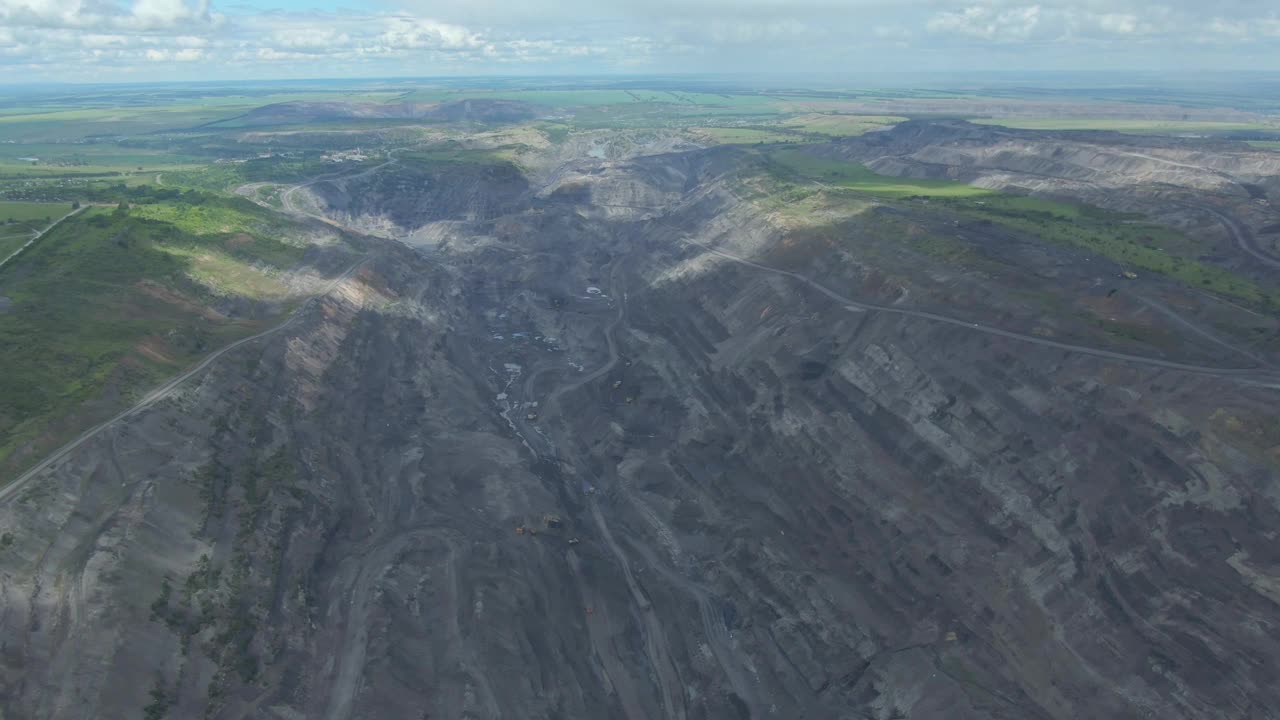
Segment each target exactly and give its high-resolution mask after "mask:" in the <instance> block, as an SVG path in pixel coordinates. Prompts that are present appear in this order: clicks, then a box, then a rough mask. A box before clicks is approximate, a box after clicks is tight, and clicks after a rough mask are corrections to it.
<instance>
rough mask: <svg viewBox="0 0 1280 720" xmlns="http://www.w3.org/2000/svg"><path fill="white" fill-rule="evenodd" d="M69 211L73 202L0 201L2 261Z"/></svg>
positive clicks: (0, 257)
mask: <svg viewBox="0 0 1280 720" xmlns="http://www.w3.org/2000/svg"><path fill="white" fill-rule="evenodd" d="M69 212H71V203H34V202H4V201H0V261H3V260H4V259H5V258H7V257H9V255H10V253H13V252H14V251H16V250H17V249H18V248H20V247H22V245H23V244H24V243H26V242H27V241H28V240H30V239H31V238H32V237H33V236H34V235H35V234H36V233H37V232H39V231H40V230H43V229H44V228H46V227H48V226H49V224H50V223H52V222H53V221H55V220H57V219H58V218H60V217H62V216H63V215H66V214H67V213H69Z"/></svg>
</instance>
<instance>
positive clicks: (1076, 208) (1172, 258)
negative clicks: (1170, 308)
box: [762, 148, 1280, 308]
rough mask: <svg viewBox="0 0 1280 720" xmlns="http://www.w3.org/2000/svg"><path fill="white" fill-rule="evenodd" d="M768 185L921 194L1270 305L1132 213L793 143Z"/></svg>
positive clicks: (1177, 237) (772, 156)
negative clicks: (819, 152) (893, 173)
mask: <svg viewBox="0 0 1280 720" xmlns="http://www.w3.org/2000/svg"><path fill="white" fill-rule="evenodd" d="M762 157H763V158H764V161H765V162H764V167H765V169H766V171H767V172H768V173H769V175H770V176H771V179H772V180H773V183H774V187H773V191H774V192H775V193H776V194H777V196H778V197H779V198H781V199H782V200H784V201H786V202H789V203H800V205H798V206H801V207H808V206H807V205H805V204H804V202H805V201H806V200H807V199H809V198H810V196H812V195H813V194H814V193H818V192H821V193H822V194H823V195H824V198H823V200H824V202H836V203H840V202H852V203H865V202H866V200H867V199H874V198H882V199H886V200H890V199H896V200H924V199H928V200H931V201H932V202H933V206H932V207H933V209H935V210H939V209H945V210H949V211H951V212H954V213H956V214H958V215H960V216H961V217H963V218H970V219H975V220H983V221H988V222H992V223H997V224H1000V225H1003V226H1005V227H1007V228H1010V229H1013V230H1017V231H1020V232H1023V233H1025V234H1027V235H1030V236H1033V237H1035V238H1037V239H1039V240H1042V241H1045V242H1049V243H1055V244H1059V245H1068V246H1073V247H1077V248H1081V249H1084V250H1087V251H1089V252H1092V253H1097V254H1098V255H1100V256H1102V257H1105V258H1108V259H1110V260H1113V261H1115V262H1117V263H1119V264H1120V266H1122V267H1124V268H1126V269H1129V270H1132V271H1135V272H1137V271H1145V272H1156V273H1160V274H1162V275H1165V276H1167V277H1170V278H1174V279H1176V280H1179V281H1181V282H1183V283H1186V284H1187V285H1189V286H1193V287H1196V288H1200V289H1203V290H1209V291H1211V292H1216V293H1220V294H1222V295H1227V296H1231V297H1233V298H1237V299H1239V300H1244V301H1246V302H1249V303H1252V304H1255V305H1258V306H1265V307H1268V308H1274V307H1275V306H1276V305H1277V302H1278V300H1280V298H1276V297H1273V296H1272V295H1271V294H1270V293H1269V292H1268V291H1267V290H1266V289H1265V288H1263V287H1261V286H1259V285H1258V284H1257V283H1255V282H1253V281H1252V280H1250V279H1248V278H1246V277H1243V276H1241V275H1238V274H1236V273H1233V272H1231V271H1230V270H1227V269H1225V268H1221V267H1218V266H1216V265H1212V264H1209V263H1206V262H1202V261H1200V260H1198V259H1196V258H1197V256H1198V255H1200V254H1201V253H1202V252H1203V249H1202V248H1200V247H1198V246H1197V245H1196V243H1194V242H1193V241H1192V240H1191V239H1190V238H1188V237H1186V236H1185V235H1183V234H1181V233H1179V232H1177V231H1175V230H1173V229H1171V228H1168V227H1165V226H1162V225H1157V224H1155V223H1151V222H1144V221H1142V219H1141V217H1140V216H1135V215H1127V214H1123V213H1117V212H1112V211H1108V210H1103V209H1101V208H1096V207H1092V206H1086V205H1075V204H1070V203H1065V202H1057V201H1053V200H1045V199H1042V198H1035V197H1027V196H1020V195H1012V194H1007V193H1000V192H995V191H991V190H986V189H983V188H978V187H974V186H972V185H967V184H965V183H960V182H952V181H947V180H920V179H912V178H898V177H889V176H885V175H879V174H876V173H875V172H873V171H871V170H869V169H868V168H866V167H864V166H862V165H860V164H857V163H850V162H845V161H842V160H835V159H830V158H823V157H819V156H816V155H813V154H811V153H808V152H805V151H804V150H802V149H799V148H794V149H793V148H781V149H776V150H770V151H768V152H766V153H764V154H763V155H762Z"/></svg>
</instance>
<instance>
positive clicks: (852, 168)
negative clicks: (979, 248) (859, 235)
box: [765, 148, 992, 198]
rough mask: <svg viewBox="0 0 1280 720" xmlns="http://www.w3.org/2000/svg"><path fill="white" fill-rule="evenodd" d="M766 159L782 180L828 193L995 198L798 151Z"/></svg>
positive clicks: (947, 183) (969, 188)
mask: <svg viewBox="0 0 1280 720" xmlns="http://www.w3.org/2000/svg"><path fill="white" fill-rule="evenodd" d="M765 157H766V158H767V163H768V167H769V169H770V170H771V171H772V172H774V173H775V174H776V175H777V176H778V177H779V178H781V179H784V180H792V181H800V182H808V183H816V184H818V185H819V186H821V187H825V188H827V189H836V190H847V191H852V192H855V193H859V194H864V195H870V196H874V197H884V198H900V197H909V196H916V195H918V196H925V197H979V196H985V195H990V194H992V193H991V191H990V190H983V189H982V188H976V187H973V186H972V185H966V184H964V183H960V182H951V181H948V180H913V179H909V178H896V177H889V176H887V175H877V174H876V173H874V172H872V171H870V170H868V169H867V168H865V167H863V166H862V165H859V164H857V163H850V162H844V161H841V160H831V159H828V158H821V157H817V156H814V155H810V154H808V153H806V152H803V151H801V150H798V149H791V148H784V149H781V150H775V151H770V152H768V153H767V154H766V155H765Z"/></svg>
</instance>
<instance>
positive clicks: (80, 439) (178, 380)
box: [0, 260, 365, 504]
mask: <svg viewBox="0 0 1280 720" xmlns="http://www.w3.org/2000/svg"><path fill="white" fill-rule="evenodd" d="M364 262H365V261H364V260H361V261H360V262H358V263H356V264H355V265H352V266H351V267H350V268H348V269H347V270H346V272H344V273H342V274H341V275H339V276H337V277H336V278H334V279H333V280H331V281H329V283H328V285H326V286H325V288H324V289H323V290H322V291H321V292H320V293H318V294H317V295H315V296H314V297H312V298H311V299H310V300H308V301H307V303H306V304H305V305H303V306H302V307H301V308H299V309H298V310H297V311H295V312H294V313H293V314H292V315H290V316H289V317H288V319H286V320H285V321H284V322H282V323H280V324H279V325H277V326H275V327H273V328H271V329H269V330H264V331H262V332H260V333H258V334H256V335H250V336H249V337H247V338H242V339H240V340H237V341H235V342H233V343H231V344H230V345H228V346H226V347H224V348H222V349H221V350H217V351H215V352H213V353H211V354H210V355H209V356H208V357H206V358H205V359H204V360H201V361H200V363H199V364H198V365H196V366H195V367H193V368H191V369H190V370H188V371H186V372H184V373H182V374H181V375H179V376H177V377H175V378H173V379H172V380H169V381H168V382H166V383H165V384H163V385H161V386H160V387H158V388H156V389H155V390H152V391H151V392H149V393H147V395H146V396H145V397H143V398H142V399H141V400H139V401H138V402H137V403H136V404H135V405H133V407H130V408H129V409H127V410H124V411H123V412H121V413H119V414H117V415H116V416H115V417H112V418H111V419H109V420H105V421H103V422H101V423H98V424H97V425H94V426H93V427H91V428H89V429H88V430H85V431H84V432H83V433H81V434H80V435H79V436H77V437H76V438H75V439H74V440H72V441H71V442H69V443H67V444H66V445H63V446H62V447H60V448H58V449H57V450H56V451H54V453H53V454H52V455H50V456H49V457H47V458H45V459H44V460H42V461H40V463H38V464H37V465H35V466H34V467H32V468H31V469H30V470H27V471H26V472H24V473H23V474H21V475H19V476H18V477H17V478H16V479H15V480H14V481H13V482H11V483H9V484H8V485H5V486H4V487H0V504H3V503H6V502H9V500H11V499H12V498H13V497H14V496H15V495H17V493H18V492H20V491H21V490H22V489H23V488H24V487H26V485H27V483H29V482H30V481H31V480H32V478H34V477H36V476H37V475H39V474H40V473H42V472H44V471H45V470H47V469H49V468H50V467H52V466H53V465H54V464H55V463H57V462H58V461H59V460H61V459H62V458H64V457H66V456H67V455H68V454H69V453H71V452H72V451H73V450H75V449H76V448H78V447H80V446H81V445H83V444H84V443H85V442H87V441H88V440H91V439H92V438H94V437H97V435H98V434H99V433H101V432H102V431H103V430H106V429H107V428H109V427H111V426H112V425H114V424H116V423H118V422H120V421H121V420H124V419H126V418H128V417H131V416H133V415H136V414H137V413H139V412H141V411H142V410H145V409H146V408H148V407H150V406H152V405H154V404H156V403H157V402H159V401H160V400H163V399H165V398H167V397H169V396H170V395H172V394H173V392H174V391H175V390H177V389H178V388H179V387H181V385H182V384H183V383H185V382H186V381H187V380H190V379H191V378H193V377H195V376H196V375H199V374H200V373H201V372H203V371H204V370H206V369H208V367H209V366H210V365H212V364H213V363H214V362H215V361H216V360H217V359H218V358H220V357H222V356H223V355H226V354H227V353H229V352H231V351H232V350H235V349H236V348H238V347H241V346H243V345H247V344H249V343H251V342H254V341H256V340H261V339H263V338H266V337H270V336H272V335H275V334H276V333H278V332H280V331H282V330H285V329H286V328H288V327H290V326H292V325H293V323H295V322H297V320H298V318H299V317H301V316H302V314H303V311H304V310H305V309H306V308H307V307H309V306H310V305H311V304H312V303H314V302H315V301H316V300H317V298H320V297H324V296H325V295H328V294H329V293H330V292H332V291H333V289H334V288H336V287H337V286H338V285H339V284H341V283H342V282H343V281H344V280H346V279H347V278H349V277H351V276H352V275H353V274H354V273H355V272H356V271H357V270H359V269H360V266H361V265H363V264H364Z"/></svg>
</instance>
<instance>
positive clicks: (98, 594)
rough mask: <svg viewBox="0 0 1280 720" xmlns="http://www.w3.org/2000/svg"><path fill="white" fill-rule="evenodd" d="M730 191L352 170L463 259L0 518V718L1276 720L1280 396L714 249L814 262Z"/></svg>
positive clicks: (249, 356)
mask: <svg viewBox="0 0 1280 720" xmlns="http://www.w3.org/2000/svg"><path fill="white" fill-rule="evenodd" d="M731 167H732V157H731V155H730V154H727V153H723V152H709V153H691V154H684V155H678V156H670V157H661V158H645V159H641V160H637V161H635V162H631V163H619V164H608V165H607V166H606V165H604V164H602V166H601V169H600V171H599V172H598V173H595V174H593V173H586V172H584V173H581V175H580V178H579V179H578V180H577V182H578V183H579V184H580V188H579V189H578V190H576V191H573V192H569V191H558V192H557V191H548V192H546V193H543V194H540V195H539V194H537V193H533V192H523V191H522V192H521V193H516V192H514V191H512V192H509V190H510V188H511V186H509V185H508V184H507V180H505V179H503V178H494V177H488V176H484V177H477V178H476V179H475V180H474V182H475V184H476V188H478V190H479V191H481V192H483V193H488V194H487V195H485V196H486V197H488V196H493V197H499V198H505V197H510V198H512V199H511V200H510V204H509V205H493V206H491V207H495V208H500V209H496V210H494V211H492V212H487V213H473V214H471V215H459V214H451V213H456V212H457V208H460V207H463V204H462V203H453V202H451V201H448V198H449V197H450V196H449V195H447V194H441V195H438V196H436V197H437V198H443V199H444V200H445V201H444V202H441V203H440V204H439V206H435V205H429V204H428V203H426V202H425V201H423V200H421V199H418V196H417V195H415V193H416V192H418V191H421V190H422V189H423V187H430V186H429V185H424V184H411V185H407V186H405V187H404V188H398V189H393V188H389V187H385V186H377V183H378V182H379V181H378V180H376V179H373V180H370V181H369V182H370V185H369V186H368V187H369V188H370V189H375V188H376V189H377V192H371V193H360V195H362V196H363V195H365V194H368V195H378V197H377V198H372V197H370V198H367V199H361V200H359V202H366V203H373V202H377V203H382V205H381V206H380V207H383V208H393V207H398V205H397V204H399V203H404V205H405V206H406V207H410V208H412V209H409V210H405V211H403V212H401V211H399V210H395V211H393V210H389V209H388V210H385V211H384V212H386V213H387V214H391V213H392V212H396V213H400V214H399V215H397V216H396V217H398V218H399V219H398V220H397V223H402V227H405V228H409V229H411V228H413V227H415V225H414V224H415V223H418V224H422V223H425V222H430V221H433V219H437V218H441V217H446V216H447V217H453V218H456V219H457V221H458V222H459V223H461V224H460V225H459V226H458V228H457V232H458V233H459V234H468V235H470V236H472V237H474V238H476V240H475V242H474V244H472V245H470V246H466V247H461V246H459V247H445V248H436V249H435V251H434V252H433V253H431V254H429V255H420V254H417V253H415V252H413V251H410V250H408V249H406V248H404V247H401V246H397V245H393V244H391V243H388V244H387V245H386V246H385V247H382V248H381V249H379V250H378V251H377V252H376V254H375V255H376V256H375V257H374V258H372V259H371V260H370V262H369V263H368V264H367V265H366V266H365V268H364V269H363V270H362V271H361V272H360V273H359V274H357V275H356V276H354V277H353V278H352V279H351V280H350V281H349V282H348V283H347V284H346V285H344V286H343V287H342V288H340V290H339V291H338V292H336V293H335V294H333V295H332V296H330V297H329V298H328V299H327V300H326V301H325V302H323V303H320V304H317V305H315V306H313V307H311V308H309V309H308V310H307V311H306V313H307V314H306V315H305V317H304V320H303V322H300V323H299V324H298V326H297V328H296V329H295V330H294V331H292V332H291V333H290V334H289V335H288V336H287V337H280V338H277V339H273V340H270V341H268V342H266V343H264V344H261V345H257V346H247V347H245V348H243V349H242V350H240V351H237V352H236V353H234V354H233V355H229V356H227V357H226V358H225V359H224V360H223V361H221V362H218V363H217V364H215V366H214V367H213V368H212V369H211V370H210V372H209V373H208V374H206V375H204V376H202V377H201V379H200V380H199V382H196V383H193V384H192V385H191V386H189V387H188V388H187V390H186V391H185V392H184V393H183V394H182V395H181V396H180V397H178V398H175V399H173V400H171V401H167V402H166V403H164V404H163V405H161V406H158V407H155V408H154V409H152V410H149V411H147V412H144V413H141V414H139V415H138V416H136V417H135V418H134V419H132V420H130V421H128V422H126V423H122V424H120V425H117V426H116V427H115V428H114V429H113V430H111V431H109V432H106V433H104V434H102V435H100V436H98V437H97V438H96V439H94V440H93V441H91V442H90V443H87V444H86V445H84V446H83V447H82V448H81V449H80V450H79V451H77V452H76V453H74V454H73V455H72V456H70V457H69V458H68V459H67V460H66V461H65V462H63V463H61V464H60V465H58V466H56V468H55V469H53V470H51V471H50V472H48V473H47V474H45V475H44V476H42V477H40V478H39V479H38V480H37V481H35V482H34V483H33V484H32V485H30V486H29V487H28V488H26V490H25V491H24V492H23V493H22V494H21V496H20V497H19V498H18V499H17V501H16V502H12V503H8V504H6V505H3V506H0V523H2V525H3V527H5V528H12V530H11V532H12V536H13V537H12V541H11V542H9V543H8V544H7V545H6V546H5V547H4V549H3V550H0V583H2V585H0V588H2V589H0V592H2V593H3V595H2V596H0V712H3V713H4V716H5V717H22V718H25V717H42V718H43V717H49V718H88V717H124V716H137V715H139V714H140V713H141V712H142V708H144V706H149V705H150V704H152V703H160V705H151V706H152V707H162V708H167V712H168V713H169V716H170V717H184V718H185V717H212V718H241V717H244V718H298V717H313V718H334V719H338V718H342V719H345V718H415V719H416V718H424V717H430V718H438V717H445V718H463V717H468V718H497V717H506V718H548V719H550V718H604V717H610V718H612V717H617V718H628V719H632V720H638V719H640V718H655V717H668V718H687V719H690V720H692V719H693V718H725V719H728V718H747V717H755V718H764V717H787V718H799V717H813V718H878V719H879V718H883V719H885V720H887V719H889V718H901V717H911V718H1011V719H1012V718H1019V719H1021V718H1063V719H1066V718H1080V717H1117V718H1119V717H1160V718H1254V717H1272V716H1274V713H1275V711H1274V708H1276V707H1280V688H1278V687H1277V686H1276V684H1275V682H1274V677H1275V667H1276V663H1277V661H1278V660H1280V645H1277V644H1276V642H1275V640H1274V635H1275V628H1276V627H1277V623H1280V592H1278V591H1277V587H1278V583H1280V552H1278V551H1277V545H1276V543H1275V542H1274V539H1273V535H1274V533H1273V529H1274V528H1276V527H1280V512H1278V510H1280V508H1278V503H1280V486H1278V485H1277V482H1278V474H1277V468H1278V466H1277V463H1278V461H1280V457H1278V456H1277V447H1280V436H1278V435H1277V429H1276V427H1275V424H1274V395H1273V393H1274V391H1273V390H1265V389H1261V388H1259V387H1257V386H1251V385H1247V384H1242V382H1241V380H1240V379H1238V378H1233V377H1215V376H1212V375H1203V374H1201V375H1197V374H1190V373H1183V372H1177V371H1173V370H1160V369H1153V368H1151V367H1145V366H1142V365H1135V364H1131V363H1124V362H1120V361H1114V360H1106V359H1102V358H1097V357H1089V356H1082V355H1079V354H1073V353H1070V352H1067V351H1064V350H1062V349H1058V348H1053V347H1044V346H1038V345H1034V344H1029V343H1027V342H1024V341H1022V340H1018V339H1013V338H1007V337H998V336H992V335H989V334H983V333H977V332H972V331H971V330H969V329H967V328H965V327H960V326H957V325H947V324H941V323H937V322H931V321H928V320H922V319H918V318H904V317H901V316H894V315H888V314H880V313H876V312H871V311H861V312H859V311H856V309H851V307H850V306H848V305H846V304H845V303H842V302H840V301H837V300H835V299H833V298H832V297H831V296H830V295H828V294H824V293H822V292H820V291H818V290H816V289H814V288H813V287H811V286H808V285H805V284H803V283H802V282H800V281H799V280H797V279H795V278H793V277H788V276H785V275H780V274H777V273H773V272H770V271H768V270H766V269H762V268H759V267H751V266H748V265H744V264H741V263H735V262H733V261H731V260H729V259H728V258H726V257H724V256H716V255H710V254H708V253H707V252H706V251H705V250H704V249H703V248H702V247H699V246H697V245H691V244H689V243H688V242H686V240H687V239H696V240H698V241H700V242H704V243H708V244H710V245H713V246H715V247H719V248H725V249H726V250H732V251H737V252H740V251H741V249H742V248H751V249H753V250H754V251H755V253H756V254H755V256H756V257H763V256H766V255H767V254H768V253H769V251H771V249H776V248H777V247H780V246H784V245H787V243H789V242H791V243H794V242H798V241H799V240H797V238H795V237H793V236H790V235H788V234H786V233H783V232H781V231H778V230H775V229H772V228H770V227H769V226H766V225H760V224H757V225H755V226H753V227H751V228H749V229H743V230H740V229H739V228H736V227H734V226H733V224H732V223H730V222H727V221H726V220H725V218H735V217H744V216H747V217H754V216H753V215H751V214H750V213H749V212H747V211H745V210H744V208H743V207H742V203H743V201H742V200H740V199H739V198H738V197H737V196H736V195H735V194H734V193H732V192H730V188H729V187H728V186H727V185H726V184H725V183H724V182H723V177H724V174H725V172H727V171H728V170H729V169H731ZM397 172H399V171H397ZM318 192H320V193H323V192H325V191H324V190H319V191H318ZM490 194H491V195H490ZM325 197H330V198H332V197H335V196H325ZM343 197H344V198H346V201H347V202H350V203H354V202H357V200H356V199H355V198H356V194H354V193H349V194H347V195H344V196H343ZM598 205H617V206H618V208H617V212H616V213H603V212H600V210H599V207H597V206H598ZM335 206H336V207H338V208H340V210H341V212H344V213H351V214H358V213H361V212H375V210H374V209H372V208H371V207H370V206H368V205H364V206H360V207H359V208H356V207H353V206H352V205H347V206H345V207H344V206H341V205H338V204H337V203H336V202H335ZM744 235H745V236H747V237H744ZM813 252H814V253H815V254H816V257H817V258H818V259H817V260H816V261H815V262H818V263H819V264H820V263H821V258H823V257H829V258H830V260H829V262H830V263H838V262H840V261H839V259H838V255H834V254H833V255H830V256H824V255H822V254H821V253H822V252H823V248H822V247H821V246H818V247H815V248H813ZM839 277H843V278H844V281H845V282H848V285H847V286H842V287H840V288H838V290H839V292H840V293H845V294H849V295H857V294H859V293H862V292H865V291H867V290H868V288H867V287H865V286H864V285H861V284H859V281H858V280H857V279H856V278H855V277H853V276H852V275H850V276H837V275H832V276H831V278H830V279H831V281H833V282H834V281H835V280H836V279H838V278H839ZM824 281H825V280H824ZM588 287H592V288H597V289H599V291H600V292H598V293H594V292H590V291H588V290H587V288H588ZM535 402H536V403H537V405H536V406H534V405H532V403H535ZM548 514H551V515H555V516H557V517H558V519H559V521H560V524H561V525H562V527H554V526H553V525H554V524H553V523H549V522H548V521H547V519H546V516H547V515H548ZM517 529H519V530H520V531H519V532H518V531H517ZM535 531H536V532H535ZM166 578H167V581H166ZM166 588H167V589H166Z"/></svg>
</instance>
